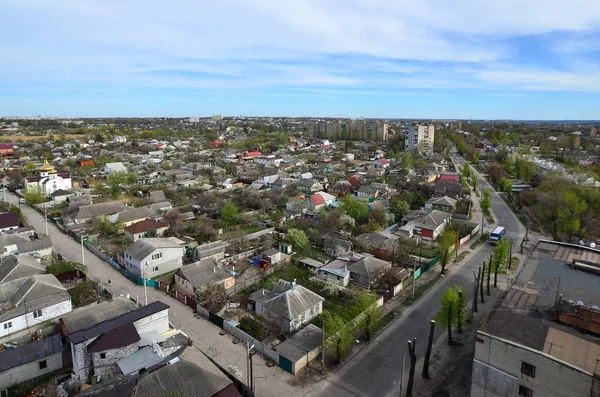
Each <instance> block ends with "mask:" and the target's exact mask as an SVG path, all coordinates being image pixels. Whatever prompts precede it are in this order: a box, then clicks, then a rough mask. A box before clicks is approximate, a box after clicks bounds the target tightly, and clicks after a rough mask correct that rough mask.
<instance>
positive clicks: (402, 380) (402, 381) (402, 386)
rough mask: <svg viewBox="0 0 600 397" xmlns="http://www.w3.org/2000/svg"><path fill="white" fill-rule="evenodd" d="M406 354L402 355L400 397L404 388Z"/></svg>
mask: <svg viewBox="0 0 600 397" xmlns="http://www.w3.org/2000/svg"><path fill="white" fill-rule="evenodd" d="M405 359H406V354H404V353H402V374H401V376H400V397H402V389H403V388H404V361H405Z"/></svg>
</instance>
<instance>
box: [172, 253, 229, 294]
mask: <svg viewBox="0 0 600 397" xmlns="http://www.w3.org/2000/svg"><path fill="white" fill-rule="evenodd" d="M177 275H178V276H179V277H182V278H184V279H186V280H187V281H189V282H190V283H191V284H192V285H193V286H194V288H200V287H203V286H207V285H211V284H215V283H219V282H221V281H223V280H225V279H228V278H230V277H231V274H229V272H227V271H226V270H225V269H223V268H222V267H221V266H219V265H217V264H216V263H215V261H214V259H212V258H206V259H203V260H201V261H200V262H197V263H193V264H191V265H187V266H183V267H181V268H180V269H179V270H177Z"/></svg>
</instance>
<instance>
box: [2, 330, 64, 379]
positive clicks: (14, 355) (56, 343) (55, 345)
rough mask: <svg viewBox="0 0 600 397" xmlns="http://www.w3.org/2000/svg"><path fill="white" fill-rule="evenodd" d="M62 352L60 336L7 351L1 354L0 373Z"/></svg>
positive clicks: (56, 335) (52, 336)
mask: <svg viewBox="0 0 600 397" xmlns="http://www.w3.org/2000/svg"><path fill="white" fill-rule="evenodd" d="M60 351H61V345H60V335H59V334H55V335H51V336H49V337H47V338H44V339H41V340H38V341H35V342H32V343H28V344H26V345H23V346H18V347H16V348H14V349H10V350H5V351H3V352H0V372H3V371H6V370H8V369H11V368H15V367H19V366H21V365H24V364H27V363H30V362H32V361H35V360H39V359H40V358H44V357H48V356H51V355H53V354H56V353H59V352H60Z"/></svg>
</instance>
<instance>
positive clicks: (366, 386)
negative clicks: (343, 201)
mask: <svg viewBox="0 0 600 397" xmlns="http://www.w3.org/2000/svg"><path fill="white" fill-rule="evenodd" d="M457 163H458V164H459V165H461V166H462V165H464V160H463V159H462V158H460V157H459V159H458V161H457ZM477 177H478V179H479V186H480V189H485V188H489V189H491V187H490V186H489V185H488V183H487V182H486V181H485V180H484V179H483V177H482V176H481V175H480V174H479V173H477ZM492 214H493V215H494V219H495V220H496V223H495V224H494V225H486V230H491V229H492V228H493V227H494V226H496V225H501V226H505V227H506V228H507V237H508V238H509V239H513V240H514V244H513V252H514V251H515V250H516V248H518V244H519V243H520V241H521V239H522V238H523V236H524V234H525V230H524V228H523V226H522V225H521V223H520V222H519V220H518V219H517V218H516V217H515V215H514V214H513V212H512V211H511V210H510V208H508V206H507V205H506V204H505V203H504V201H503V200H502V199H501V198H500V197H499V196H498V195H497V194H496V193H495V192H494V191H492ZM492 249H493V247H491V246H490V245H489V244H487V243H483V244H481V245H480V246H479V247H478V249H476V250H475V251H473V252H472V253H471V254H470V255H469V256H468V257H467V258H466V259H465V260H463V262H462V263H461V264H459V265H458V266H455V267H453V268H452V269H451V270H450V271H449V272H448V273H447V274H446V276H445V277H444V278H443V279H442V280H441V281H440V282H438V283H437V284H436V285H435V286H434V287H433V288H432V289H431V290H430V291H429V292H428V293H427V294H426V295H425V296H424V297H422V298H421V300H419V301H418V302H417V303H416V304H415V305H414V306H412V307H411V308H410V309H408V310H407V311H406V312H405V313H404V314H403V315H402V316H401V317H400V318H398V320H396V321H395V322H394V323H393V324H392V325H391V326H389V327H388V328H387V329H386V330H385V331H383V332H382V333H381V334H380V335H379V336H378V337H377V338H376V339H375V340H374V341H373V342H372V343H370V344H369V345H367V346H366V347H365V348H364V349H363V350H362V351H361V352H360V353H358V354H357V355H356V356H354V357H353V358H352V359H350V360H349V361H348V362H346V364H344V365H343V366H342V367H341V368H339V369H338V370H337V371H336V372H334V373H333V374H331V375H330V376H329V377H328V378H327V379H326V380H324V381H322V382H320V383H319V384H317V386H316V387H315V389H313V390H312V391H311V392H310V393H309V394H308V395H309V396H323V397H337V396H339V397H342V396H372V397H384V396H390V397H391V396H394V397H396V396H398V395H399V393H400V379H401V373H402V359H403V356H404V355H407V353H408V347H407V341H408V340H411V339H412V338H414V337H416V338H417V349H416V352H417V356H418V357H422V356H424V354H425V350H426V348H427V336H428V334H429V321H430V320H431V319H433V318H435V316H436V313H437V311H438V309H439V304H440V300H441V297H442V295H443V292H444V290H445V289H446V288H447V287H449V286H452V285H459V286H461V287H462V288H464V289H465V290H466V291H467V292H468V295H469V296H471V291H472V290H473V286H474V277H473V270H474V269H477V268H478V267H479V266H481V264H482V263H483V261H485V260H487V259H489V256H490V254H491V252H492ZM467 299H469V297H468V298H467ZM442 333H443V330H442V329H440V327H437V328H436V332H435V338H436V340H437V338H439V337H440V336H441V335H442ZM408 362H409V361H408V356H406V365H407V367H406V370H408V365H409V364H408Z"/></svg>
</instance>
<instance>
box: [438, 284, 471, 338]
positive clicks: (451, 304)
mask: <svg viewBox="0 0 600 397" xmlns="http://www.w3.org/2000/svg"><path fill="white" fill-rule="evenodd" d="M459 292H460V293H459ZM466 299H467V297H466V293H465V292H464V291H462V290H461V289H460V287H459V286H457V285H455V286H454V287H448V288H446V290H445V291H444V294H443V295H442V300H441V305H440V309H439V311H438V313H437V316H436V322H438V323H439V324H440V325H441V326H442V327H447V329H448V344H449V345H451V344H452V327H457V328H458V329H459V330H461V329H462V326H463V324H464V316H463V315H462V313H463V311H464V308H465V306H466ZM459 332H460V331H459Z"/></svg>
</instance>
